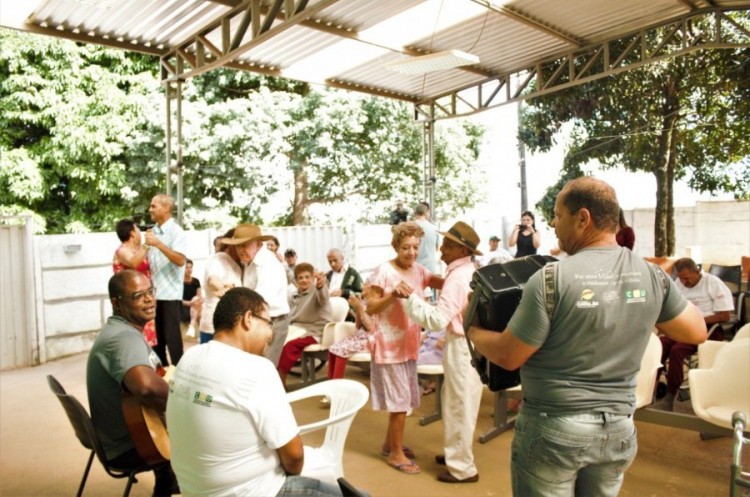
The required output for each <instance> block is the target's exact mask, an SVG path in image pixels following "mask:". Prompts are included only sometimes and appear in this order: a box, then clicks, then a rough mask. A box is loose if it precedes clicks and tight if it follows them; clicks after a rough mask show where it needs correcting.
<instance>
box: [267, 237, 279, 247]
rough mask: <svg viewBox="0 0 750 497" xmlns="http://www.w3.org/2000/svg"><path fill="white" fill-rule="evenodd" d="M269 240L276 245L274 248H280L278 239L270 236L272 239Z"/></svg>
mask: <svg viewBox="0 0 750 497" xmlns="http://www.w3.org/2000/svg"><path fill="white" fill-rule="evenodd" d="M270 240H272V241H273V243H275V244H276V247H281V244H280V243H279V239H278V238H276V237H275V236H272V237H271V238H270Z"/></svg>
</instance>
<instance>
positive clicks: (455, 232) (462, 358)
mask: <svg viewBox="0 0 750 497" xmlns="http://www.w3.org/2000/svg"><path fill="white" fill-rule="evenodd" d="M440 234H441V235H443V243H442V244H441V245H440V253H441V254H442V255H441V259H442V260H443V262H445V263H446V264H447V265H448V269H447V271H446V273H445V282H444V283H443V288H442V291H441V292H440V297H439V298H438V301H437V306H433V305H430V304H429V303H427V302H426V301H424V300H423V299H420V298H419V297H417V296H415V295H413V294H412V295H409V293H410V292H408V293H403V294H401V295H409V298H408V300H407V301H406V312H407V313H408V314H409V317H411V318H412V319H413V320H414V321H416V322H417V323H419V324H421V325H422V326H423V327H424V328H426V329H428V330H443V329H444V330H446V335H445V349H444V350H443V370H444V371H445V383H444V386H443V393H442V394H443V403H442V408H443V430H444V432H443V450H444V451H445V455H438V456H435V460H436V461H437V462H438V463H439V464H445V465H446V467H447V470H446V471H443V472H441V473H439V474H438V476H437V479H438V480H439V481H442V482H445V483H473V482H476V481H479V473H478V471H477V466H476V464H475V463H474V453H473V451H472V442H473V439H474V428H476V424H477V414H478V413H479V403H480V401H481V399H482V382H481V380H480V379H479V375H478V374H477V373H476V371H474V368H472V366H471V355H470V353H469V348H468V344H467V342H466V339H465V338H464V323H463V315H464V310H465V309H466V305H467V303H468V297H469V292H470V291H471V289H470V287H469V283H470V282H471V278H472V275H473V274H474V268H475V266H474V262H473V261H472V256H473V255H478V256H481V255H482V253H481V252H480V251H479V250H477V246H478V245H479V236H478V235H477V234H476V232H475V231H474V230H473V229H472V228H471V226H469V225H468V224H466V223H464V222H461V221H459V222H457V223H456V224H454V225H453V226H452V227H451V229H449V230H448V231H446V232H440ZM402 285H405V283H402Z"/></svg>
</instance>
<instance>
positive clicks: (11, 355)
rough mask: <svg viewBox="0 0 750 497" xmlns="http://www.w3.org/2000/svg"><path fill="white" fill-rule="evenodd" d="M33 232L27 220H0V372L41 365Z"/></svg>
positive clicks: (14, 218)
mask: <svg viewBox="0 0 750 497" xmlns="http://www.w3.org/2000/svg"><path fill="white" fill-rule="evenodd" d="M6 223H7V224H6ZM32 231H33V223H32V221H31V218H29V217H22V218H21V217H13V218H0V369H11V368H18V367H24V366H31V365H34V364H38V363H39V361H40V357H39V353H38V351H39V344H38V339H37V332H36V318H35V316H36V306H35V302H36V298H35V291H34V265H33V264H34V263H33V261H34V253H33V239H32Z"/></svg>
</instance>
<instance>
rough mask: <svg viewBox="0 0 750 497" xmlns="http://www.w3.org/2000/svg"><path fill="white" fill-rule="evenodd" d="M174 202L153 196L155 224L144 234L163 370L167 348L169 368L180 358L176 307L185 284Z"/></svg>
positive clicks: (182, 237) (183, 242)
mask: <svg viewBox="0 0 750 497" xmlns="http://www.w3.org/2000/svg"><path fill="white" fill-rule="evenodd" d="M173 208H174V199H173V198H172V197H170V196H169V195H163V194H162V195H157V196H155V197H154V198H153V199H152V200H151V206H150V207H149V208H148V213H149V215H150V216H151V220H152V221H153V222H155V223H156V226H154V227H153V228H152V229H149V230H147V231H146V245H148V246H149V247H152V248H153V249H152V250H149V251H148V263H149V265H150V266H151V279H152V281H153V283H154V288H156V320H155V324H156V340H157V344H156V346H155V347H154V350H155V351H156V354H157V355H158V356H159V359H160V360H161V363H162V364H163V365H164V367H166V366H168V365H169V364H170V363H169V361H168V360H167V348H169V358H170V359H171V360H172V364H174V365H177V363H178V362H179V361H180V358H181V357H182V331H181V330H180V307H181V306H182V292H183V284H184V280H185V261H186V260H187V258H186V257H185V252H186V250H187V238H186V237H185V232H184V231H183V230H182V228H181V227H180V225H178V224H177V223H176V222H175V220H174V219H173V218H172V209H173Z"/></svg>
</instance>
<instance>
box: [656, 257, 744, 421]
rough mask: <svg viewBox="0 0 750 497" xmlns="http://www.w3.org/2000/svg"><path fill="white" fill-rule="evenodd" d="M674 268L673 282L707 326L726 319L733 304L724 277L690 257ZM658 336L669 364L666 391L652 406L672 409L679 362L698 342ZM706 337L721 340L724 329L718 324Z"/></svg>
mask: <svg viewBox="0 0 750 497" xmlns="http://www.w3.org/2000/svg"><path fill="white" fill-rule="evenodd" d="M674 270H675V271H676V272H677V278H678V280H677V281H676V282H675V284H676V286H677V288H678V289H679V290H680V293H682V294H683V295H684V296H685V298H686V299H688V300H689V301H690V302H692V303H693V304H695V306H696V307H697V308H698V309H699V310H700V311H701V314H703V319H704V320H705V321H706V328H708V329H711V327H712V326H713V325H714V324H716V323H723V322H725V321H728V320H729V318H730V313H731V312H732V310H733V309H734V304H733V303H732V292H730V291H729V288H727V286H726V285H725V284H724V282H723V281H721V280H720V279H719V278H717V277H716V276H714V275H713V274H708V273H704V272H702V271H701V270H700V269H699V268H698V265H697V264H696V263H695V261H694V260H693V259H690V258H689V257H685V258H683V259H678V260H677V261H675V263H674ZM659 338H660V340H661V345H662V356H661V362H662V364H665V365H666V361H667V359H668V360H669V368H668V369H667V374H666V376H667V395H666V396H665V397H664V398H663V399H661V400H660V401H659V402H657V403H656V404H654V407H655V408H657V409H662V410H666V411H671V410H672V409H673V407H674V399H675V396H676V395H677V391H678V390H679V389H680V385H682V382H683V381H684V380H685V373H684V372H683V370H682V364H683V362H684V361H685V360H686V359H687V358H688V357H690V356H691V355H693V354H695V352H696V350H698V346H697V345H691V344H687V343H680V342H676V341H674V340H672V339H671V338H668V337H665V336H662V337H659ZM708 339H709V340H723V339H724V333H723V332H722V330H721V328H718V329H716V330H715V331H714V332H713V333H711V335H710V336H709V337H708Z"/></svg>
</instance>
